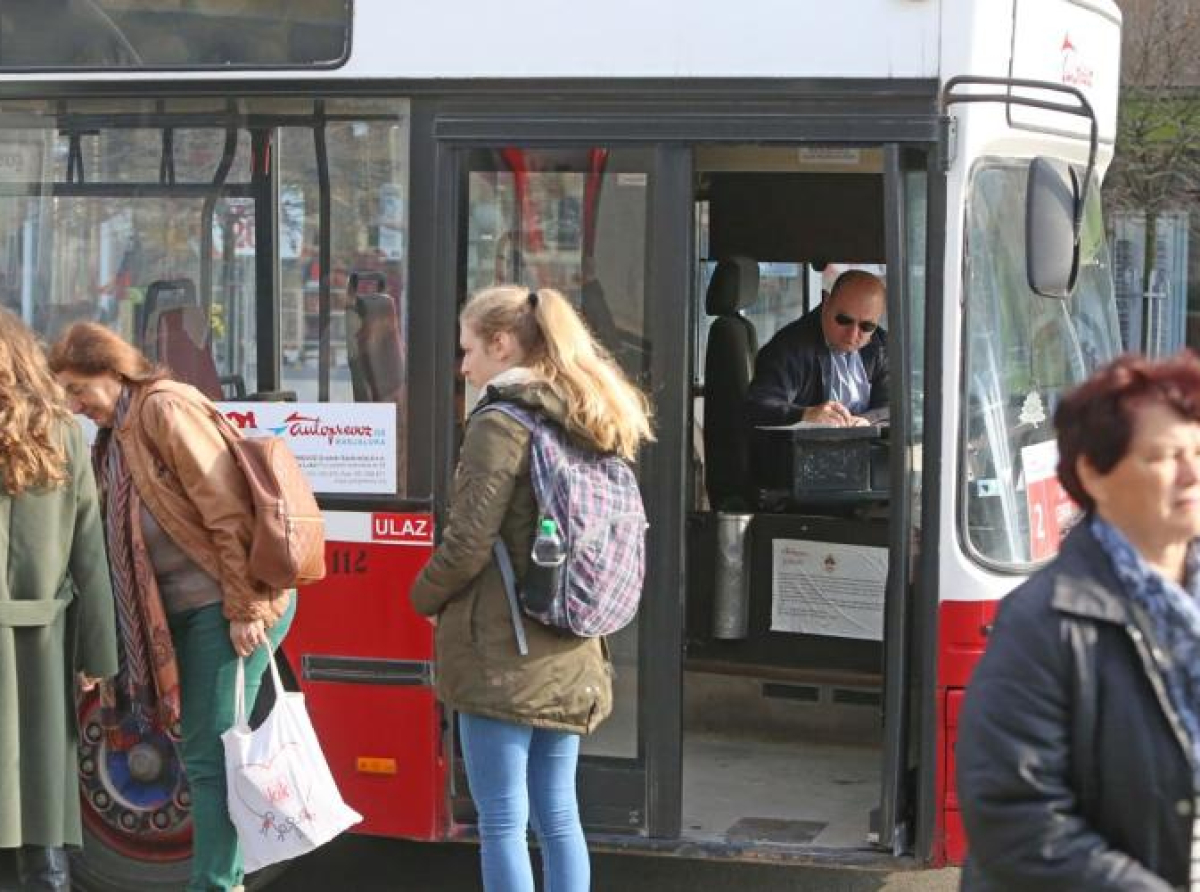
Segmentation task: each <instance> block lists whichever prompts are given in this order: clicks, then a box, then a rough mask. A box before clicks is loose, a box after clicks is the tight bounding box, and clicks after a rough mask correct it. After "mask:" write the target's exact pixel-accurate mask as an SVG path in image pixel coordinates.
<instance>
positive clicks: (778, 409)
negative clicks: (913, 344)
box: [745, 306, 888, 489]
mask: <svg viewBox="0 0 1200 892" xmlns="http://www.w3.org/2000/svg"><path fill="white" fill-rule="evenodd" d="M859 355H860V356H861V357H862V363H863V369H864V371H866V373H867V380H868V381H869V382H870V385H871V398H870V402H869V404H868V408H870V409H878V408H881V407H883V406H886V405H887V404H888V362H887V334H886V332H884V330H883V329H882V328H877V329H875V332H874V334H872V335H871V340H869V341H868V342H867V343H866V344H865V345H864V346H863V348H862V349H861V350H860V351H859ZM828 368H829V347H828V346H827V345H826V344H825V332H824V331H823V330H822V328H821V308H820V307H819V306H818V307H817V308H816V309H814V310H811V311H809V312H808V313H806V314H805V315H803V316H801V317H800V318H799V319H797V320H796V321H795V322H792V323H790V324H788V325H785V326H784V327H783V328H781V329H779V331H777V332H776V333H775V336H774V337H773V338H771V340H770V341H768V342H767V343H766V344H765V345H764V346H763V348H762V349H761V350H759V351H758V356H757V357H755V360H754V378H753V379H752V380H751V381H750V386H749V389H748V390H747V391H746V405H745V418H746V423H747V425H748V426H749V431H748V432H749V434H750V453H751V462H750V466H751V469H752V476H753V477H754V482H755V484H756V485H758V486H760V487H765V488H768V489H771V488H777V487H788V486H790V485H791V480H792V449H791V441H790V440H788V439H786V438H783V437H780V436H778V435H777V434H775V433H771V432H767V431H760V430H756V428H757V427H759V426H760V425H781V424H793V423H795V422H797V421H799V420H800V419H801V418H802V417H803V415H804V410H805V409H806V408H808V407H809V406H815V405H818V404H820V403H823V402H825V399H826V395H825V374H826V370H828Z"/></svg>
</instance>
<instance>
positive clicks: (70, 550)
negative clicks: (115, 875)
mask: <svg viewBox="0 0 1200 892" xmlns="http://www.w3.org/2000/svg"><path fill="white" fill-rule="evenodd" d="M62 432H63V437H64V439H65V441H66V446H67V457H68V461H69V469H68V471H69V475H70V476H69V479H68V480H67V482H66V483H65V484H64V485H62V486H60V487H58V488H55V489H49V490H41V491H37V492H31V491H26V492H24V493H22V494H21V495H19V496H17V497H15V498H13V497H11V496H9V495H8V494H7V493H5V492H4V491H3V490H0V549H2V550H3V553H4V554H3V557H4V567H5V572H4V573H3V574H0V849H8V848H15V847H17V846H20V845H47V846H61V845H63V844H71V845H80V844H81V842H82V840H81V833H80V818H79V781H78V777H79V772H78V769H77V767H76V749H75V747H76V741H77V739H78V730H77V725H76V721H75V681H74V679H75V674H76V673H77V672H84V673H86V674H87V675H90V676H93V677H97V678H107V677H110V676H112V675H115V674H116V671H117V640H116V634H115V632H114V619H113V611H114V607H113V595H112V589H111V588H110V585H109V578H108V558H107V557H106V555H105V552H104V532H103V527H102V524H101V520H100V510H99V506H98V504H97V500H96V484H95V481H94V479H93V477H92V468H91V463H90V461H89V459H88V455H87V448H86V446H85V445H84V442H83V434H82V432H81V431H80V429H79V425H78V424H77V423H76V422H75V421H74V420H73V419H70V420H68V421H66V422H65V423H64V425H63V431H62Z"/></svg>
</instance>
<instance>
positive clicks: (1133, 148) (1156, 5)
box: [1104, 0, 1200, 343]
mask: <svg viewBox="0 0 1200 892" xmlns="http://www.w3.org/2000/svg"><path fill="white" fill-rule="evenodd" d="M1118 3H1119V5H1120V6H1121V9H1122V12H1123V13H1124V18H1125V21H1124V33H1123V38H1122V54H1121V56H1122V58H1121V98H1120V113H1119V120H1118V128H1117V144H1116V157H1115V158H1114V160H1113V164H1112V167H1111V169H1110V171H1109V174H1108V178H1107V179H1106V181H1105V189H1104V191H1105V196H1106V202H1107V205H1108V208H1109V210H1110V211H1111V210H1120V211H1138V212H1142V213H1144V214H1145V215H1146V242H1145V245H1146V253H1145V256H1146V258H1147V262H1146V263H1145V264H1144V267H1143V282H1142V290H1143V292H1145V291H1147V290H1148V289H1149V286H1150V281H1149V280H1150V275H1151V273H1152V268H1153V263H1152V262H1150V258H1153V257H1154V245H1155V239H1156V236H1157V233H1156V231H1155V217H1156V215H1157V214H1160V213H1163V212H1165V211H1188V212H1190V220H1191V229H1192V234H1193V239H1192V240H1191V241H1192V244H1196V242H1195V239H1194V236H1195V235H1196V234H1197V233H1198V232H1200V213H1198V209H1197V208H1196V203H1197V201H1200V53H1198V52H1197V47H1200V0H1118ZM1190 253H1191V256H1192V262H1191V267H1192V268H1191V271H1190V272H1191V274H1190V275H1189V281H1190V282H1192V283H1193V284H1192V285H1191V287H1190V289H1189V290H1190V292H1191V294H1190V298H1191V299H1190V300H1189V304H1190V305H1192V306H1195V305H1196V304H1197V303H1200V289H1198V287H1197V284H1200V283H1198V281H1197V279H1198V277H1197V275H1196V274H1197V272H1198V271H1200V270H1198V264H1197V261H1200V256H1198V255H1200V251H1192V252H1190ZM1189 327H1190V326H1189ZM1188 342H1189V343H1195V339H1194V338H1193V337H1191V336H1189V337H1188Z"/></svg>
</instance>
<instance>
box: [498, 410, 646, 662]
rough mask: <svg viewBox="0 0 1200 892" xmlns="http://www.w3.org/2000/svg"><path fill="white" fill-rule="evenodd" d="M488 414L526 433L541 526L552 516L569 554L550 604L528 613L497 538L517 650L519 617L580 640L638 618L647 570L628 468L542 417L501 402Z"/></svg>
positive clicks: (642, 520)
mask: <svg viewBox="0 0 1200 892" xmlns="http://www.w3.org/2000/svg"><path fill="white" fill-rule="evenodd" d="M487 410H491V411H497V412H503V413H504V414H505V415H508V416H509V417H511V418H515V419H516V420H517V421H519V422H521V424H523V425H524V426H525V427H526V428H528V430H529V432H530V435H531V437H530V441H529V453H530V458H529V469H530V476H531V478H532V483H533V495H534V498H535V499H536V500H537V505H538V514H539V519H538V520H539V524H540V523H541V520H542V519H544V518H549V519H552V520H553V521H554V522H555V525H556V526H557V528H558V530H559V531H560V535H561V536H562V538H563V540H564V542H565V544H566V551H567V554H566V560H565V561H564V563H563V565H562V568H561V572H560V573H559V574H558V584H557V588H556V590H555V591H554V593H553V596H552V598H551V599H550V603H549V606H548V607H547V608H546V609H545V610H544V611H534V610H531V609H530V608H529V607H528V605H526V604H524V603H523V602H520V596H519V593H518V591H517V585H516V580H515V575H514V573H513V570H512V562H511V560H510V559H509V554H508V550H507V548H506V547H505V546H504V542H503V541H502V540H500V539H497V540H496V544H495V546H494V547H493V551H494V552H495V554H496V559H497V562H498V563H499V565H500V571H501V575H502V576H503V577H504V584H505V589H506V591H507V593H508V598H509V607H510V610H511V612H512V614H513V626H514V629H515V630H516V634H517V643H518V646H519V649H520V651H521V653H526V648H525V641H524V638H525V633H524V629H523V628H522V626H521V621H520V614H521V613H522V612H523V613H525V614H526V615H528V616H531V617H532V618H533V619H536V620H537V621H538V622H541V623H543V624H544V625H548V626H553V627H555V628H559V629H563V630H564V631H567V632H570V633H572V634H574V635H578V636H580V637H582V638H594V637H596V636H599V635H611V634H612V633H613V632H616V631H618V630H620V629H622V628H624V627H625V626H626V625H628V624H629V622H630V621H631V620H632V619H633V617H634V615H635V614H636V613H637V608H638V601H639V599H640V598H641V595H642V579H643V577H644V575H645V571H646V512H645V509H644V508H643V507H642V494H641V491H640V490H639V489H638V484H637V478H635V477H634V475H633V470H632V469H631V468H630V467H629V464H628V463H627V462H625V461H624V460H623V459H621V458H619V457H618V456H615V455H609V454H605V453H600V452H595V451H593V450H590V449H586V448H583V447H580V446H578V445H577V444H575V443H572V442H571V441H570V440H569V439H568V438H567V436H566V434H565V432H564V431H563V429H562V428H561V427H559V426H558V425H557V424H555V423H554V422H553V421H550V420H548V419H546V418H545V417H544V416H543V415H542V414H541V413H540V412H536V411H533V410H529V409H525V408H523V407H521V406H517V405H515V404H513V403H510V402H504V401H498V402H493V403H489V404H487V405H486V406H484V407H482V409H481V411H487ZM519 602H520V606H518V603H519Z"/></svg>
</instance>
